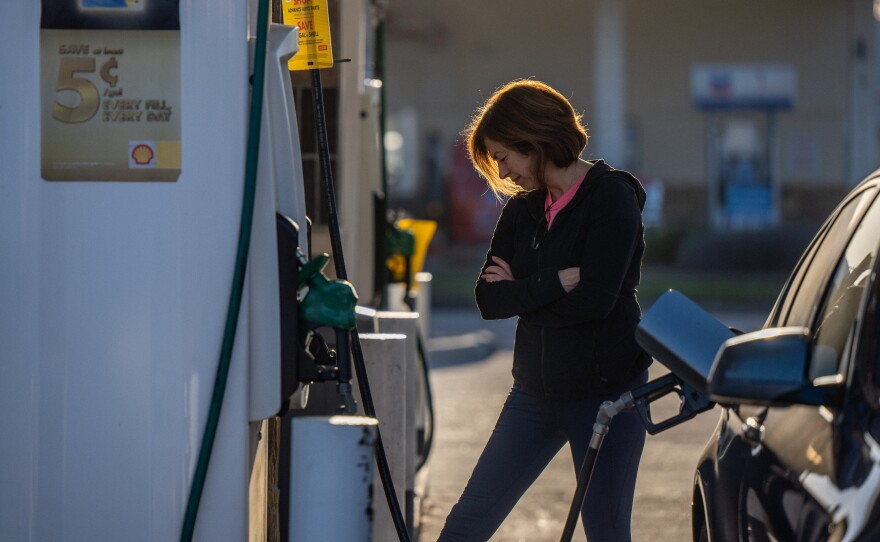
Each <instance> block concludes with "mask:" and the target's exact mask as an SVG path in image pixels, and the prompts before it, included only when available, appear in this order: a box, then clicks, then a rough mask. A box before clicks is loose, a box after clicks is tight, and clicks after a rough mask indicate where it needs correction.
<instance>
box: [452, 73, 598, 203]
mask: <svg viewBox="0 0 880 542" xmlns="http://www.w3.org/2000/svg"><path fill="white" fill-rule="evenodd" d="M462 133H463V135H464V136H465V138H466V140H467V150H468V156H469V157H470V159H471V162H472V163H473V164H474V167H475V168H476V170H477V171H478V172H479V173H480V175H482V176H483V177H484V178H485V179H486V182H488V183H489V188H490V189H492V191H493V192H494V193H495V195H496V196H497V197H499V198H501V197H502V196H512V195H514V194H516V193H518V192H519V191H520V190H522V188H520V187H519V186H517V185H516V184H515V183H514V182H513V181H511V180H510V179H502V178H500V177H499V176H498V166H497V164H495V163H494V159H493V158H492V157H491V156H489V151H488V150H487V149H486V138H489V139H492V140H494V141H497V142H499V143H501V144H502V145H504V146H505V147H508V148H511V149H514V150H515V151H517V152H518V153H520V154H524V155H529V156H531V155H534V156H535V161H534V168H535V171H533V172H532V173H533V174H534V175H535V179H536V180H537V181H538V183H539V184H540V185H542V186H543V185H544V184H545V180H544V170H545V169H546V167H547V164H548V161H549V162H552V163H553V164H555V165H556V166H557V167H566V166H569V165H571V164H572V163H573V162H575V161H576V160H577V159H578V157H579V156H580V155H581V153H582V152H583V151H584V149H585V148H586V146H587V141H588V139H589V137H588V136H587V131H586V129H585V128H584V127H583V125H582V124H581V115H580V114H578V113H577V112H576V111H575V110H574V108H573V107H572V106H571V104H570V103H569V102H568V100H567V99H565V96H563V95H562V94H560V93H559V92H557V91H556V90H554V89H553V88H552V87H550V86H549V85H547V84H546V83H542V82H540V81H534V80H527V79H519V80H515V81H511V82H509V83H507V84H506V85H504V86H502V87H501V88H499V89H498V90H496V91H495V92H494V93H492V96H490V97H489V99H488V100H486V103H485V104H483V106H482V107H480V108H479V109H477V111H476V112H475V114H474V116H473V118H472V119H471V122H470V124H468V127H467V128H466V129H465V130H464V132H462Z"/></svg>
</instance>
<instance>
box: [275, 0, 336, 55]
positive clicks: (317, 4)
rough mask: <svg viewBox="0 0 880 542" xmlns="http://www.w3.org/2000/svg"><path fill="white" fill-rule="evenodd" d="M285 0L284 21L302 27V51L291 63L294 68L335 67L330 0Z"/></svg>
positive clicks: (300, 45) (300, 50)
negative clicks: (331, 42)
mask: <svg viewBox="0 0 880 542" xmlns="http://www.w3.org/2000/svg"><path fill="white" fill-rule="evenodd" d="M283 2H284V3H283V6H284V7H283V10H282V11H283V14H284V24H286V25H291V26H297V27H299V52H298V53H297V54H296V55H295V56H294V57H293V58H291V59H290V62H289V63H288V66H289V67H290V69H291V71H293V70H313V69H316V68H331V67H333V48H332V47H331V45H330V13H329V12H328V11H327V0H283Z"/></svg>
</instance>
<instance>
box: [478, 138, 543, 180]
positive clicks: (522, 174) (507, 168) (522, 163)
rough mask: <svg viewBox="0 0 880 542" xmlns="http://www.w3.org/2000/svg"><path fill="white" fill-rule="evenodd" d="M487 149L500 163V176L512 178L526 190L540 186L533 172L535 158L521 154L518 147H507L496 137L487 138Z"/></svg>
mask: <svg viewBox="0 0 880 542" xmlns="http://www.w3.org/2000/svg"><path fill="white" fill-rule="evenodd" d="M485 142H486V150H487V151H488V152H489V156H490V157H491V158H492V159H493V160H495V163H496V164H498V176H499V177H501V178H502V179H507V178H510V180H511V181H513V182H514V183H515V184H516V185H517V186H520V187H522V188H524V189H526V190H534V189H536V188H539V186H538V182H537V180H535V174H534V173H533V169H534V168H533V165H534V164H533V162H534V158H533V157H532V156H530V155H528V154H520V153H519V152H518V151H517V150H516V149H511V148H510V147H506V146H504V145H502V144H501V143H499V142H497V141H495V140H494V139H490V138H488V137H487V138H486V139H485Z"/></svg>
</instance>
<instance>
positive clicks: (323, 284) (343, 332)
mask: <svg viewBox="0 0 880 542" xmlns="http://www.w3.org/2000/svg"><path fill="white" fill-rule="evenodd" d="M297 257H298V258H299V261H300V266H301V267H300V271H299V283H298V285H297V289H299V290H301V289H303V288H306V287H308V293H306V295H305V298H304V299H303V300H302V302H301V303H300V309H299V310H300V317H301V318H302V319H303V320H304V321H306V322H308V323H309V324H310V325H311V326H313V327H314V328H318V327H321V326H328V327H332V328H333V329H334V330H335V332H336V366H337V368H338V370H337V374H336V380H337V384H336V389H337V391H338V392H339V395H340V399H341V400H342V404H340V405H339V410H340V412H342V413H353V412H355V410H356V409H357V404H356V402H355V400H354V395H353V394H352V389H351V344H350V340H351V335H350V334H351V330H352V329H354V327H355V324H356V316H355V306H356V305H357V293H356V292H355V290H354V286H353V285H352V284H351V283H350V282H348V281H346V280H339V279H336V280H331V279H329V278H327V275H325V274H324V272H323V270H324V267H325V266H326V265H327V262H328V261H330V256H328V255H327V254H321V255H320V256H318V257H316V258H313V259H312V260H306V258H305V256H304V255H303V254H302V252H300V251H299V250H298V251H297Z"/></svg>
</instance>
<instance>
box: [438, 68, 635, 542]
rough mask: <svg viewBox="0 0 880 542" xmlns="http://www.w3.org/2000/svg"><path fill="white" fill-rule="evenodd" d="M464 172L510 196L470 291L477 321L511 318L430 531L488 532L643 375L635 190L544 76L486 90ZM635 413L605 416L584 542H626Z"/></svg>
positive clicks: (453, 534) (462, 535)
mask: <svg viewBox="0 0 880 542" xmlns="http://www.w3.org/2000/svg"><path fill="white" fill-rule="evenodd" d="M465 135H466V136H467V143H468V152H469V155H470V158H471V161H472V162H473V164H474V166H475V168H476V169H477V170H478V171H479V172H480V174H481V175H482V176H483V177H484V178H485V179H486V180H487V182H488V183H489V187H490V188H491V189H492V190H493V191H494V192H495V194H496V196H498V197H499V198H501V197H508V198H509V199H508V201H507V203H506V204H505V206H504V209H503V211H502V213H501V217H500V218H499V219H498V224H497V225H496V226H495V233H494V234H493V237H492V244H491V246H490V248H489V252H488V254H487V255H486V262H485V264H484V265H483V269H482V272H481V274H480V278H479V280H478V281H477V286H476V290H475V295H476V301H477V306H478V307H479V309H480V314H481V315H482V316H483V318H485V319H499V318H510V317H513V316H516V317H518V320H517V326H516V340H515V344H514V353H513V378H514V383H513V387H512V388H511V391H510V394H509V396H508V398H507V401H506V402H505V404H504V407H503V409H502V411H501V415H500V417H499V419H498V422H497V424H496V426H495V430H494V431H493V433H492V436H491V437H490V439H489V442H488V443H487V445H486V448H485V450H484V451H483V454H482V455H481V456H480V460H479V462H478V463H477V466H476V467H475V469H474V472H473V474H472V475H471V479H470V481H469V482H468V484H467V487H466V488H465V490H464V493H463V494H462V496H461V498H460V499H459V501H458V503H457V504H456V505H455V507H453V509H452V511H451V512H450V514H449V517H448V518H447V520H446V525H445V527H444V529H443V532H442V533H441V535H440V540H441V541H452V540H480V541H482V540H488V539H489V538H490V537H491V536H492V533H494V532H495V530H496V529H497V528H498V527H499V526H500V525H501V523H502V522H503V521H504V518H505V517H506V516H507V514H508V513H509V512H510V510H511V509H512V508H513V506H514V505H515V504H516V502H517V501H518V500H519V498H520V497H521V496H522V494H523V493H524V492H525V491H526V489H528V487H529V486H530V485H531V484H532V482H534V480H535V479H536V478H537V477H538V475H539V474H540V473H541V472H542V471H543V470H544V468H545V467H546V466H547V464H548V463H549V462H550V460H551V459H552V458H553V457H554V456H555V455H556V453H557V452H558V451H559V449H560V448H561V447H562V446H563V445H564V444H565V443H566V442H568V443H569V445H570V448H571V453H572V459H573V460H574V466H575V470H577V469H578V468H580V465H581V464H582V462H583V459H584V456H585V454H586V450H587V446H588V444H589V439H590V435H591V427H592V424H593V421H594V420H595V418H596V414H597V412H598V409H599V407H600V406H601V404H602V402H603V401H605V400H614V399H616V398H618V397H619V396H620V394H621V393H622V392H624V391H626V390H627V389H630V388H632V387H634V386H636V385H638V384H640V383H642V382H645V381H646V380H647V368H648V365H650V363H651V358H650V356H649V355H648V354H647V353H645V352H644V351H643V350H642V349H641V348H640V347H639V346H638V345H637V344H636V342H635V339H634V331H635V328H636V326H637V325H638V322H639V319H640V318H641V310H640V308H639V305H638V302H637V300H636V287H637V286H638V283H639V277H640V269H641V260H642V253H643V252H644V248H645V243H644V226H643V225H642V220H641V211H642V208H643V207H644V203H645V191H644V189H643V188H642V186H641V184H640V183H639V181H638V180H637V179H636V178H635V177H633V176H632V175H630V174H629V173H627V172H625V171H622V170H616V169H614V168H612V167H610V166H608V165H607V164H605V162H603V161H602V160H596V161H585V160H583V159H581V158H580V155H581V153H582V152H583V151H584V149H585V148H586V145H587V139H588V136H587V132H586V130H585V129H584V127H583V126H582V124H581V117H580V115H579V114H577V113H576V112H575V111H574V109H573V108H572V106H571V104H570V103H569V102H568V100H566V99H565V97H564V96H562V95H561V94H560V93H559V92H557V91H556V90H554V89H552V88H551V87H549V86H548V85H546V84H544V83H540V82H538V81H532V80H519V81H513V82H511V83H508V84H507V85H505V86H503V87H502V88H500V89H499V90H497V91H496V92H495V93H494V94H493V95H492V96H491V97H490V98H489V99H488V100H487V101H486V103H485V105H484V106H483V107H481V108H480V109H479V110H478V111H477V114H476V115H475V116H474V119H473V120H472V121H471V123H470V125H469V127H468V128H467V130H466V131H465ZM644 442H645V430H644V428H643V426H642V424H641V420H640V419H639V417H638V415H637V414H636V413H635V412H633V411H625V412H623V413H621V414H619V415H618V416H617V417H615V421H614V430H613V431H610V432H609V433H608V436H607V437H606V438H605V441H604V443H603V447H602V451H601V453H600V454H599V457H598V459H597V463H596V466H595V470H594V474H593V477H592V480H591V483H590V486H589V490H588V492H587V496H586V500H585V502H584V507H583V509H582V511H581V518H582V519H583V523H584V529H585V531H586V533H587V538H588V540H590V542H601V541H606V540H607V541H614V542H621V541H623V542H626V541H629V540H630V539H631V534H630V516H631V513H632V501H633V493H634V491H635V481H636V472H637V470H638V465H639V460H640V458H641V454H642V449H643V447H644Z"/></svg>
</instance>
